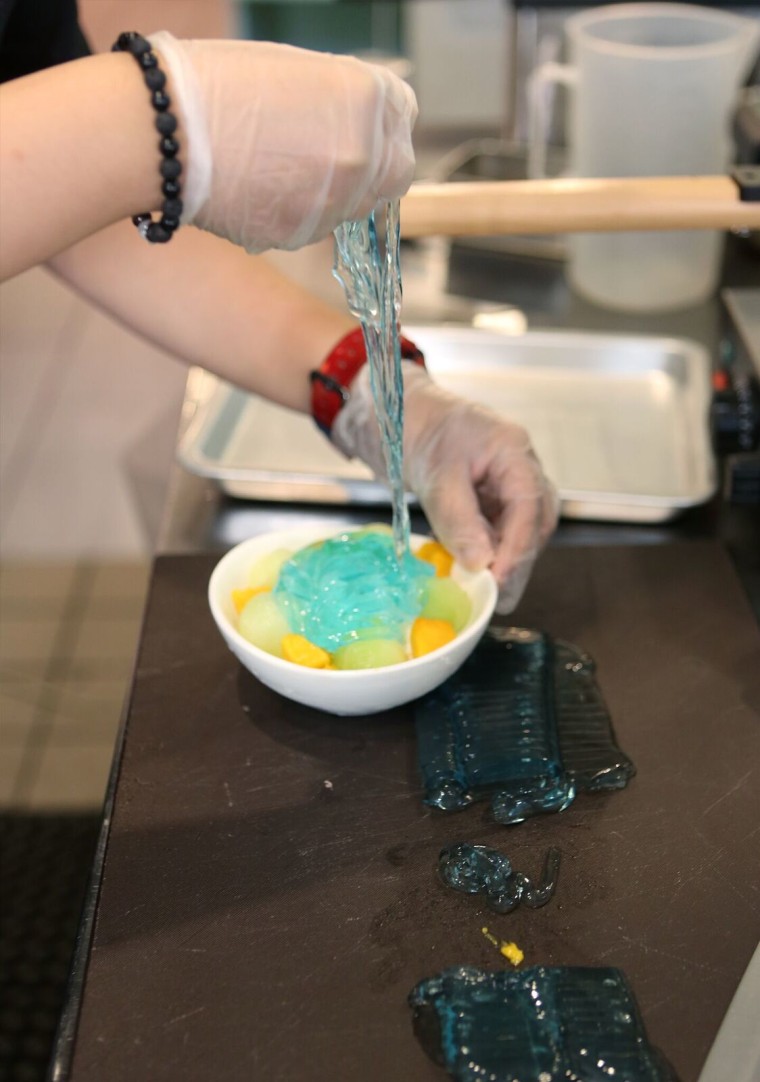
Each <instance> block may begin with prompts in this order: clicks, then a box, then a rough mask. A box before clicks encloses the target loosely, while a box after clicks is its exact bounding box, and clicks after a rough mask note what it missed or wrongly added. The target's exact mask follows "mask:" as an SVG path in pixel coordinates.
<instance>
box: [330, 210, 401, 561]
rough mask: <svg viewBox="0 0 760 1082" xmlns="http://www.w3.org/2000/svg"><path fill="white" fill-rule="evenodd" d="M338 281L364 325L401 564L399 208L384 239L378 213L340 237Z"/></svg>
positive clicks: (347, 225)
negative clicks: (377, 217)
mask: <svg viewBox="0 0 760 1082" xmlns="http://www.w3.org/2000/svg"><path fill="white" fill-rule="evenodd" d="M334 273H335V277H336V278H337V279H338V281H339V282H340V283H341V284H342V286H343V289H344V290H345V293H346V301H347V303H348V307H349V309H350V311H351V312H352V314H353V315H355V316H356V318H357V319H358V320H359V321H360V322H361V326H362V331H363V333H364V342H365V346H366V349H367V361H368V363H369V371H370V384H371V387H372V398H373V401H374V405H375V412H376V414H377V420H378V424H379V426H380V436H381V440H382V448H383V459H384V462H385V468H386V472H387V475H388V483H389V485H390V490H391V507H392V509H393V538H394V544H395V549H396V553H397V555H398V557H399V559H401V558H402V556H403V554H404V553H406V552H408V551H409V509H408V507H407V504H406V496H405V492H404V465H403V433H404V388H403V381H402V374H401V344H400V340H399V320H400V317H401V266H400V262H399V204H398V201H395V202H392V203H388V204H386V207H385V221H384V236H383V235H381V233H380V232H379V231H378V228H377V222H376V213H375V212H374V211H373V212H372V214H370V216H369V217H368V218H364V219H362V220H361V221H358V222H344V223H343V225H340V226H339V227H338V228H337V229H336V231H335V268H334Z"/></svg>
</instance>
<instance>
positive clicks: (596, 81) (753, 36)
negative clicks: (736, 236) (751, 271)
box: [529, 3, 760, 311]
mask: <svg viewBox="0 0 760 1082" xmlns="http://www.w3.org/2000/svg"><path fill="white" fill-rule="evenodd" d="M565 28H566V32H567V38H568V46H569V63H568V64H556V63H549V64H543V65H541V66H540V67H538V68H537V69H536V71H535V72H534V74H533V77H532V86H531V148H530V161H529V171H530V173H531V175H533V176H544V175H545V155H546V142H547V132H548V130H549V119H550V118H549V115H548V114H549V112H550V108H549V101H550V98H551V95H552V84H554V83H561V84H563V85H564V86H565V87H566V88H567V91H568V109H569V115H568V126H567V130H568V142H569V152H570V158H569V172H570V174H571V175H572V176H578V177H626V176H631V177H633V176H687V175H716V174H720V173H724V172H726V169H727V167H728V166H729V164H730V159H731V132H730V119H731V113H732V109H733V106H734V102H735V99H736V95H737V92H738V89H739V87H740V86H741V85H742V83H743V82H744V80H745V79H746V76H747V73H748V72H749V70H750V65H751V63H752V60H753V59H754V55H755V49H756V48H757V44H758V41H759V40H760V21H758V20H756V19H749V18H744V17H742V16H738V15H734V14H731V13H728V12H722V11H715V10H711V9H709V8H703V7H696V6H694V5H690V4H658V3H645V4H616V5H614V6H612V7H599V8H594V9H592V10H590V11H585V12H582V13H581V14H578V15H574V16H572V17H571V18H569V19H568V20H567V22H566V23H565ZM722 241H723V234H721V233H716V232H705V231H700V232H660V233H597V234H576V235H573V236H571V237H570V238H569V268H568V269H569V275H570V280H571V282H572V284H573V286H574V287H575V288H576V289H577V290H578V292H579V293H581V294H582V295H584V296H585V297H587V298H588V299H589V300H591V301H593V302H595V303H597V304H600V305H603V306H604V307H608V308H617V309H624V310H628V311H666V310H669V309H675V308H682V307H686V306H688V305H692V304H697V303H699V302H700V301H702V300H704V299H705V298H706V297H708V296H709V295H710V294H711V293H713V292H714V290H715V288H716V286H717V284H718V280H719V274H720V260H721V255H722Z"/></svg>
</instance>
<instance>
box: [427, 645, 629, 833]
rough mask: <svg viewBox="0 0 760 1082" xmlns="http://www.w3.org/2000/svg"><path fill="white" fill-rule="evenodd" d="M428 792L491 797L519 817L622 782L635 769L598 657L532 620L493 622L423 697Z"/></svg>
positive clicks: (455, 804) (435, 799)
mask: <svg viewBox="0 0 760 1082" xmlns="http://www.w3.org/2000/svg"><path fill="white" fill-rule="evenodd" d="M415 723H416V732H417V751H418V760H419V766H420V771H421V774H422V780H423V785H424V789H425V796H424V800H425V802H426V803H427V804H430V805H432V806H433V807H437V808H440V809H441V810H443V811H454V810H458V809H460V808H465V807H467V806H468V805H469V804H471V803H473V802H474V801H480V800H489V801H490V803H491V809H492V812H493V816H494V819H495V820H496V821H497V822H500V823H504V824H512V823H519V822H521V821H522V820H524V819H526V818H528V817H529V816H532V815H537V814H540V813H542V812H552V811H562V810H563V809H564V808H566V807H567V806H568V805H569V804H570V803H571V801H572V800H573V798H574V796H575V793H576V790H577V789H578V788H582V789H587V790H591V791H594V790H603V789H610V788H620V787H622V786H623V785H625V784H626V783H627V782H628V780H629V779H630V778H631V777H632V776H633V774H634V772H635V768H634V766H633V763H632V762H631V761H630V759H628V757H627V756H626V755H625V754H624V753H623V752H622V751H621V750H620V748H619V747H618V746H617V744H616V743H615V741H614V738H613V735H612V728H611V724H610V719H609V714H608V713H607V710H606V707H605V705H604V701H603V699H602V696H601V694H600V692H599V690H598V688H597V687H596V682H595V675H594V665H593V662H592V661H591V659H590V658H589V657H588V656H587V655H585V654H582V653H581V652H580V651H578V650H577V649H576V648H575V647H573V646H570V645H569V644H566V643H558V642H555V641H554V640H553V639H551V638H550V636H548V635H545V634H543V633H541V632H538V631H529V630H526V629H523V628H509V629H500V628H493V629H491V630H490V631H489V632H488V633H487V634H486V635H485V636H484V638H483V639H482V640H481V642H480V643H479V645H478V647H477V649H476V650H475V651H474V653H473V654H472V655H471V656H470V658H469V659H468V660H467V661H466V662H465V664H464V665H463V666H462V668H461V669H460V670H459V672H457V673H455V674H454V676H452V677H450V679H449V680H447V681H446V682H445V683H444V684H443V685H441V687H440V688H438V689H436V690H435V691H433V692H431V693H430V694H429V695H427V696H425V697H424V698H423V699H421V700H420V701H419V703H418V704H417V707H416V710H415Z"/></svg>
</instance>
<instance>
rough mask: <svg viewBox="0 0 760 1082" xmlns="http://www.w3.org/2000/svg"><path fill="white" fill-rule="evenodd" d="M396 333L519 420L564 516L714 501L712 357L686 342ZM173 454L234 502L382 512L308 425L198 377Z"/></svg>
mask: <svg viewBox="0 0 760 1082" xmlns="http://www.w3.org/2000/svg"><path fill="white" fill-rule="evenodd" d="M405 330H406V331H407V333H408V334H409V336H410V337H411V338H413V339H414V340H415V341H416V342H417V343H418V344H419V346H420V348H421V349H422V350H424V352H425V356H426V359H427V362H428V366H429V369H430V371H431V373H432V375H433V377H434V378H435V379H436V381H437V382H438V383H440V384H441V385H442V386H444V387H447V388H449V389H450V390H452V391H454V392H456V393H458V394H461V395H463V396H466V397H467V398H470V399H473V400H474V401H476V402H482V403H484V404H485V405H487V406H489V407H490V408H491V409H494V410H497V411H498V412H500V413H502V414H503V415H504V416H506V417H509V418H511V419H513V420H516V421H519V422H520V423H521V424H523V425H525V427H526V428H527V429H528V431H529V432H530V435H531V439H532V441H533V444H534V446H535V448H536V451H537V453H538V455H539V457H540V459H541V461H542V463H543V465H544V468H545V470H546V472H547V474H548V475H549V476H550V477H551V478H552V480H553V481H554V482H555V484H556V485H557V487H558V489H559V492H560V495H561V497H562V513H563V515H565V516H566V517H569V518H586V519H597V520H606V521H620V522H662V521H665V520H667V519H669V518H672V517H673V516H674V515H676V514H678V513H679V512H680V511H682V510H683V509H685V508H688V507H692V506H694V505H696V504H699V503H702V502H704V501H705V500H707V499H709V498H710V496H711V495H712V494H713V493H714V491H715V487H716V471H715V468H714V462H713V457H712V452H711V448H710V438H709V430H708V411H709V402H710V360H709V357H708V355H707V352H706V350H705V349H704V348H703V347H702V346H700V345H698V344H697V343H696V342H692V341H689V340H686V339H676V338H655V337H637V336H630V335H625V336H623V335H621V336H610V335H602V334H590V333H589V334H586V333H576V332H564V331H545V332H543V331H537V332H533V331H531V332H527V333H525V334H521V335H516V336H512V335H506V334H502V333H498V332H494V331H490V330H481V329H478V328H475V327H471V326H446V325H440V326H420V327H406V328H405ZM185 408H186V415H187V414H188V413H189V414H190V420H189V423H188V424H187V427H186V429H185V432H184V435H183V437H182V439H181V441H180V444H179V448H178V456H179V460H180V461H181V462H182V464H183V465H184V466H185V467H186V468H187V469H189V470H191V471H192V472H194V473H197V474H201V475H202V476H205V477H210V478H213V479H215V480H216V481H218V482H219V484H220V485H221V486H222V488H223V489H224V491H225V492H227V493H228V494H230V495H232V496H236V497H239V498H242V499H266V500H292V501H310V502H318V503H372V504H380V505H382V504H387V503H388V494H387V490H386V488H385V487H384V486H383V485H381V484H379V483H378V482H377V481H375V480H374V479H373V477H372V475H371V473H370V472H369V470H368V469H367V468H366V467H365V466H364V464H363V463H360V462H357V461H351V462H349V461H346V460H345V459H344V458H343V457H342V456H341V455H340V454H338V452H337V451H335V450H334V449H333V448H332V446H331V445H330V444H329V443H328V441H327V440H326V439H324V437H323V436H322V435H321V434H320V433H319V431H318V430H317V428H316V427H315V425H314V423H313V422H312V421H311V419H310V418H308V417H305V416H303V415H301V414H297V413H294V412H292V411H290V410H286V409H283V408H282V407H280V406H275V405H273V404H272V403H270V402H268V401H266V400H264V399H261V398H258V397H256V396H254V395H249V394H245V393H243V392H242V391H240V390H237V389H235V388H233V387H231V386H230V385H228V384H226V383H224V382H222V381H220V380H218V379H216V378H215V377H214V376H211V375H209V374H208V373H206V372H202V371H201V370H199V369H197V370H194V371H193V373H192V376H191V378H190V380H189V381H188V393H187V397H186V402H185Z"/></svg>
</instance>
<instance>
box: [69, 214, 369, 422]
mask: <svg viewBox="0 0 760 1082" xmlns="http://www.w3.org/2000/svg"><path fill="white" fill-rule="evenodd" d="M48 265H49V267H50V269H51V270H52V271H53V272H54V273H55V274H56V275H58V276H59V277H61V278H63V279H64V280H65V281H66V282H68V284H69V285H71V286H73V287H74V288H75V289H76V290H77V291H78V292H79V293H81V294H82V295H83V296H84V297H86V298H87V299H88V300H89V301H91V302H92V303H94V304H95V305H97V306H98V307H99V308H101V309H103V310H104V311H106V312H107V313H108V314H110V315H111V316H114V317H115V318H116V319H118V320H119V321H120V322H121V323H123V324H124V325H125V326H127V327H129V328H130V329H131V330H134V331H136V332H137V333H139V334H141V335H142V336H143V337H144V338H147V339H148V340H149V341H151V342H153V343H154V344H156V345H158V346H160V347H161V348H163V349H165V350H167V351H168V352H170V353H172V354H174V355H175V356H176V357H178V358H180V359H181V360H183V361H185V362H186V363H188V364H197V365H200V366H201V367H203V368H206V369H208V370H209V371H211V372H214V373H215V374H217V375H219V376H221V377H222V378H223V379H226V380H229V381H230V382H232V383H235V384H236V385H238V386H240V387H243V388H244V389H245V390H248V391H252V392H254V393H256V394H260V395H262V396H264V397H265V398H269V399H272V400H273V401H275V402H278V403H280V404H281V405H284V406H289V407H290V408H292V409H296V410H300V411H302V412H308V411H309V404H310V384H309V372H310V371H311V370H312V369H314V368H318V367H319V365H320V363H321V362H322V360H323V359H324V358H325V356H326V355H327V354H328V353H329V351H330V350H331V349H332V348H333V346H334V345H335V344H336V343H337V342H338V340H339V339H340V338H342V337H343V335H345V334H346V333H347V332H348V331H350V330H352V329H353V328H354V327H355V326H356V323H355V321H354V320H353V319H352V318H351V317H350V316H349V315H348V313H347V312H345V311H343V310H339V309H336V308H333V307H332V306H330V305H328V304H325V303H324V302H322V301H320V300H319V299H317V298H316V297H314V296H313V295H312V294H311V293H309V292H308V291H307V290H305V289H303V288H302V287H301V286H299V285H297V284H296V283H294V282H292V281H291V280H290V279H289V278H287V277H286V276H285V275H284V274H282V273H280V272H279V271H278V270H276V269H275V268H274V267H273V266H272V264H271V263H269V262H268V260H267V259H266V257H264V256H251V255H248V254H247V253H246V252H244V251H243V249H242V248H239V247H237V246H236V245H233V244H230V243H229V242H228V241H224V240H222V239H220V238H219V237H216V236H213V235H212V234H210V233H206V232H205V231H203V230H200V229H195V228H193V227H190V228H187V229H180V230H178V231H177V233H176V235H175V236H174V238H173V240H172V242H171V244H166V245H151V244H146V243H145V241H144V240H142V239H141V238H140V237H139V236H138V234H137V231H136V230H135V229H134V228H133V226H132V225H131V223H129V222H119V223H117V224H116V225H114V226H111V227H110V228H108V229H106V230H103V231H102V232H101V233H99V234H97V235H96V236H93V237H89V238H87V239H86V240H84V241H82V242H80V243H79V244H77V245H75V246H73V247H72V248H70V249H68V250H67V251H65V252H61V253H60V254H59V255H58V256H56V257H54V258H53V259H52V260H50V262H49V264H48Z"/></svg>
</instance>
